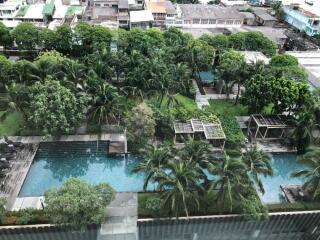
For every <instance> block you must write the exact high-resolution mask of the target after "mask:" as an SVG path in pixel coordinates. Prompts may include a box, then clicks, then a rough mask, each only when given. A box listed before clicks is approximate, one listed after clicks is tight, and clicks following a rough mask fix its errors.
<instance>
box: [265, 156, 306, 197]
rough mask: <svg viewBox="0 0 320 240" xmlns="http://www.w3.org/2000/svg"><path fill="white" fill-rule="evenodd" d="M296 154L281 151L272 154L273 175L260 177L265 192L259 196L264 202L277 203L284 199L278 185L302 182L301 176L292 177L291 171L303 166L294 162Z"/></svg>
mask: <svg viewBox="0 0 320 240" xmlns="http://www.w3.org/2000/svg"><path fill="white" fill-rule="evenodd" d="M296 159H297V155H296V154H290V153H281V154H273V155H272V166H273V170H274V176H273V177H263V176H262V177H261V181H262V183H263V186H264V189H265V194H264V195H263V196H261V200H262V201H263V202H264V203H279V202H283V201H284V197H283V195H282V192H281V190H280V185H287V184H302V183H303V178H292V177H291V176H290V175H291V173H292V172H295V171H298V170H301V169H303V167H304V166H302V165H301V164H298V163H297V162H296Z"/></svg>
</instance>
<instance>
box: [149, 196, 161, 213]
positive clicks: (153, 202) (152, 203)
mask: <svg viewBox="0 0 320 240" xmlns="http://www.w3.org/2000/svg"><path fill="white" fill-rule="evenodd" d="M145 203H146V205H145V207H146V209H147V210H149V211H151V213H152V216H153V217H159V216H160V210H161V206H162V200H161V199H160V198H159V197H151V198H148V199H147V201H146V202H145Z"/></svg>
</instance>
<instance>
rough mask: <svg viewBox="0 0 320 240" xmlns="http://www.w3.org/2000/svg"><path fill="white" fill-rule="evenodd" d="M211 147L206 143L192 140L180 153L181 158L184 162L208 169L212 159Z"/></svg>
mask: <svg viewBox="0 0 320 240" xmlns="http://www.w3.org/2000/svg"><path fill="white" fill-rule="evenodd" d="M209 146H210V145H209V144H208V143H207V142H206V141H196V140H192V139H190V140H189V141H188V142H187V143H186V144H185V145H184V147H183V148H182V149H181V150H180V151H179V153H180V158H181V159H183V160H184V161H189V162H191V163H195V164H198V165H199V166H200V167H202V168H206V167H207V165H208V161H209V159H210V150H209Z"/></svg>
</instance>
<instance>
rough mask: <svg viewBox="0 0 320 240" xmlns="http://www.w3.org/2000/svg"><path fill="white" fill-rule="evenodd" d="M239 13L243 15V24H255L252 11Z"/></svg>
mask: <svg viewBox="0 0 320 240" xmlns="http://www.w3.org/2000/svg"><path fill="white" fill-rule="evenodd" d="M241 14H242V15H243V17H244V19H243V24H245V25H249V26H254V25H255V24H256V21H255V18H256V17H255V16H254V14H253V13H251V12H241Z"/></svg>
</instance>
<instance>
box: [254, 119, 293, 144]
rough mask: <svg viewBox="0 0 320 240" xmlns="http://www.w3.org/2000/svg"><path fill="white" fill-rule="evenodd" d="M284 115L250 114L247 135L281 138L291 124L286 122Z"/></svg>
mask: <svg viewBox="0 0 320 240" xmlns="http://www.w3.org/2000/svg"><path fill="white" fill-rule="evenodd" d="M287 118H288V117H287V116H285V115H261V114H254V115H251V116H250V119H249V123H248V136H249V137H250V138H254V139H270V140H273V139H274V140H276V139H282V138H285V137H286V136H287V133H288V130H290V129H293V126H292V125H290V124H288V121H287V120H288V119H287Z"/></svg>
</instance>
